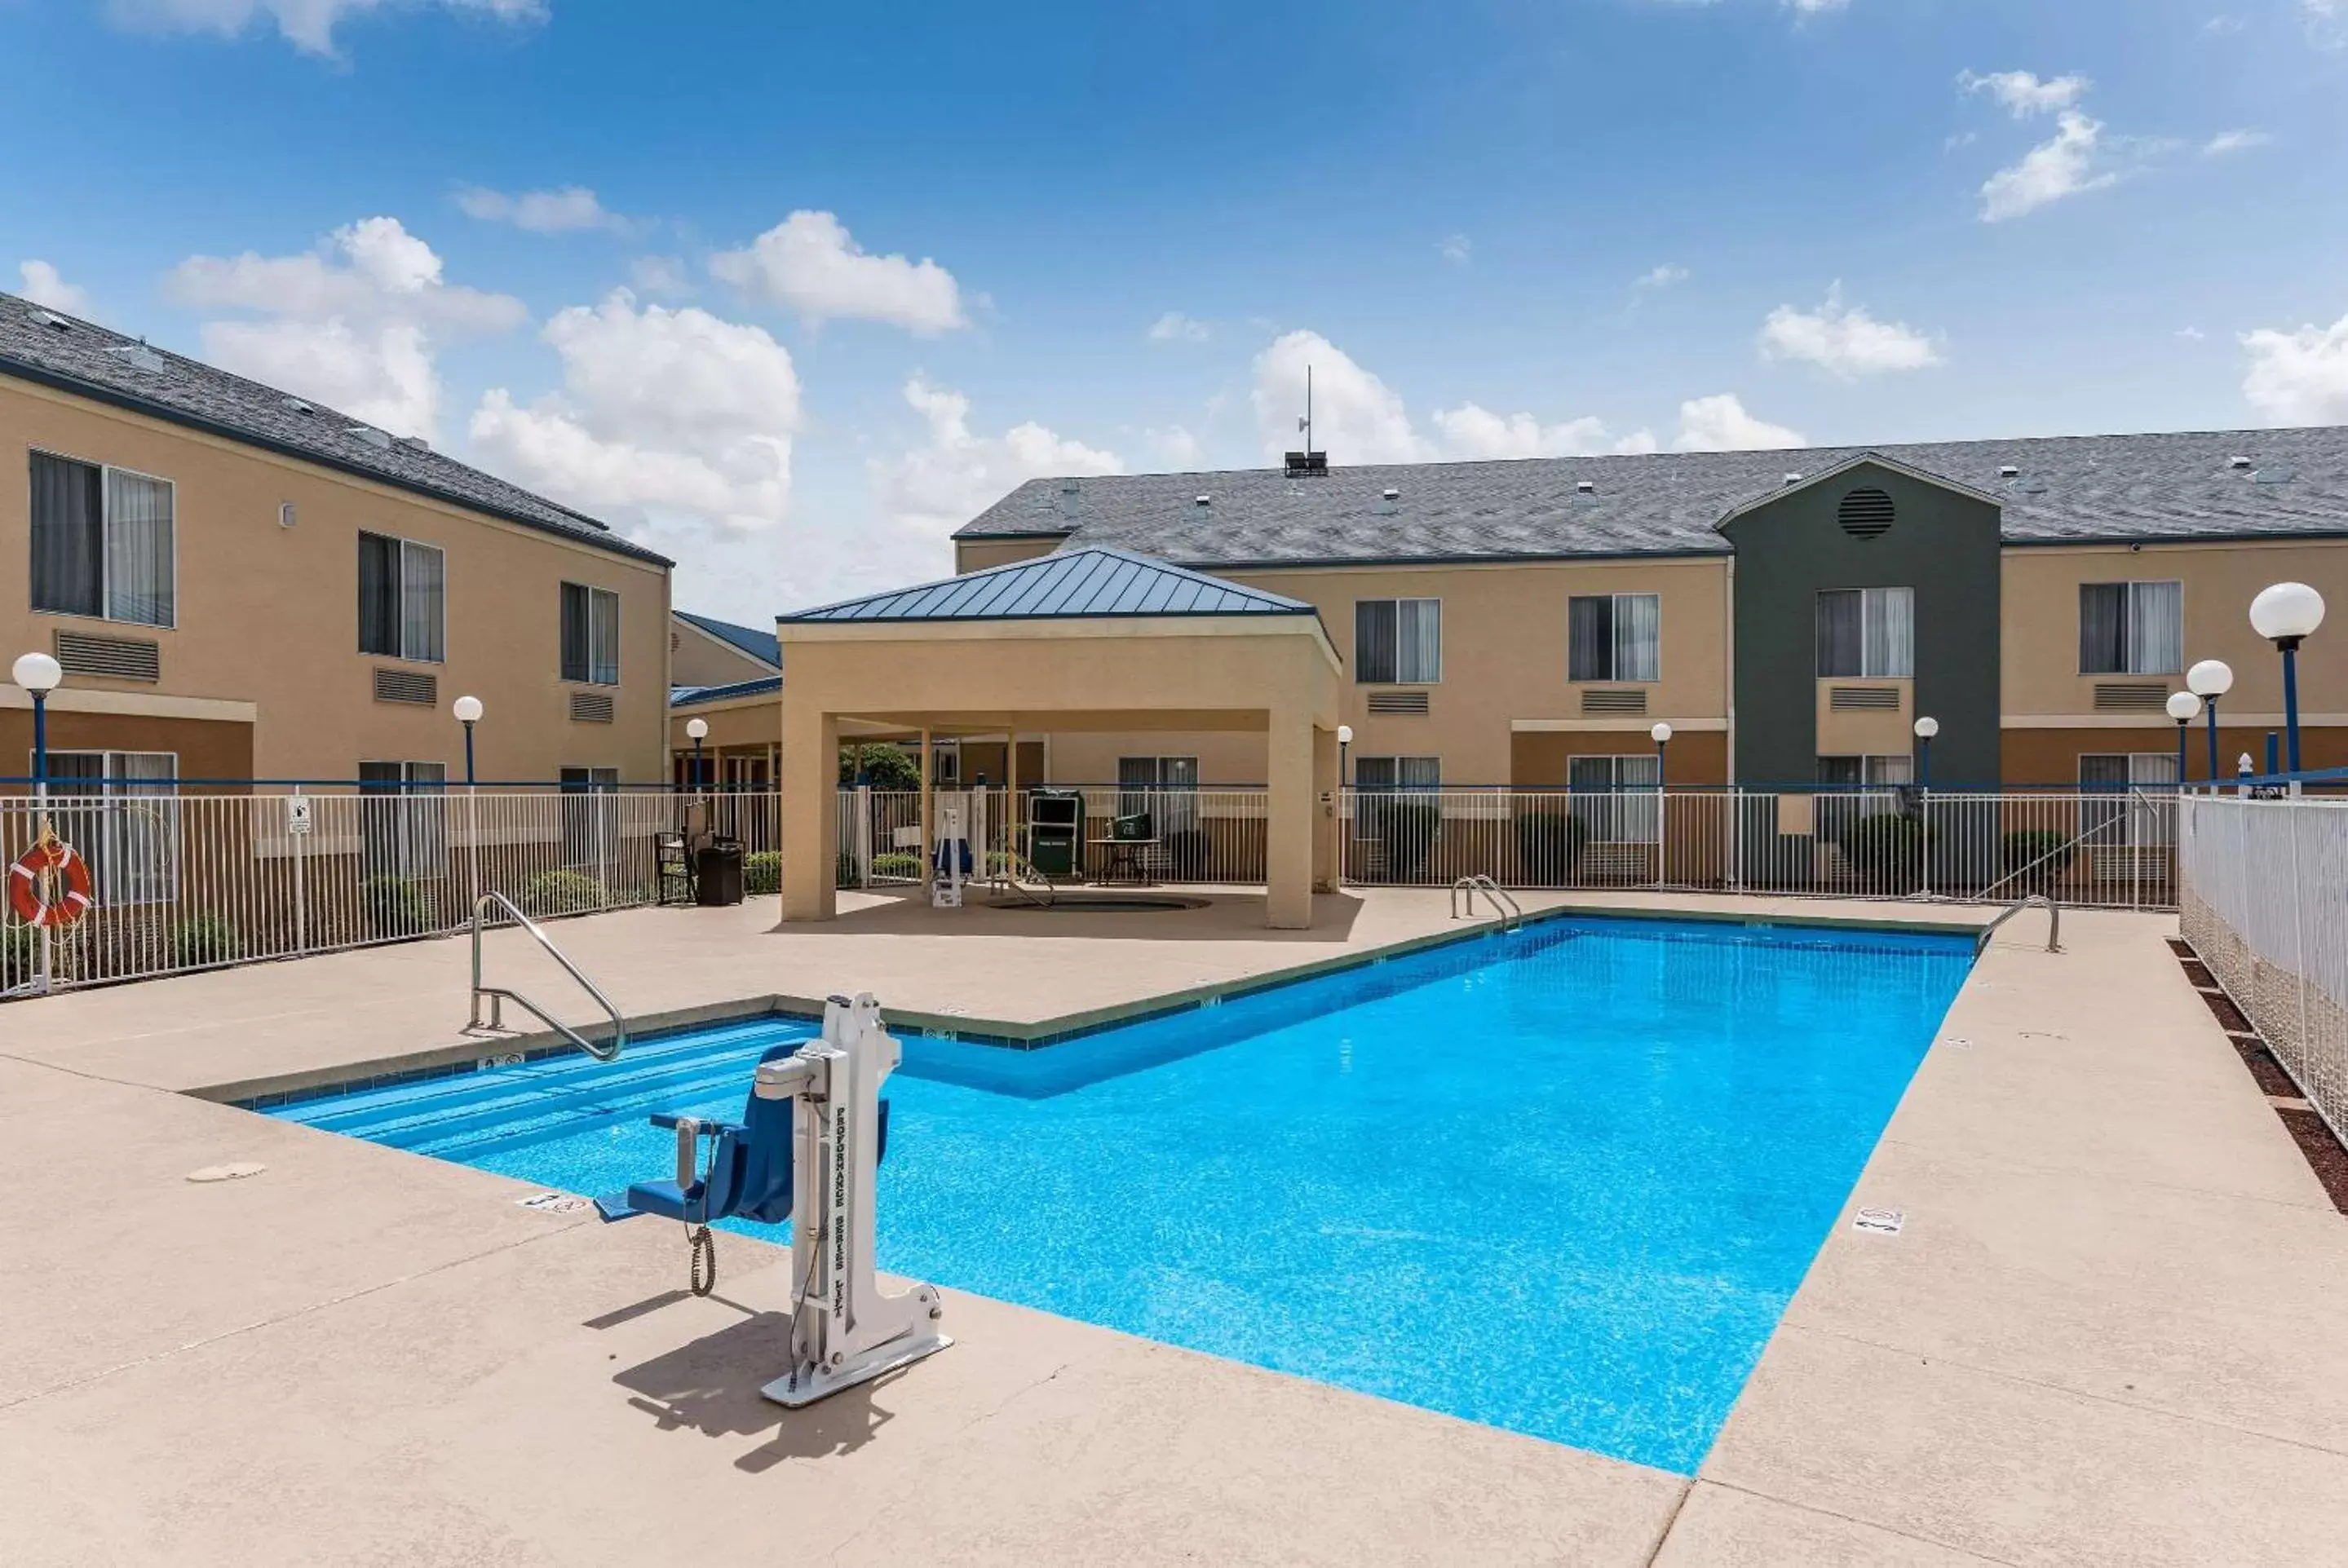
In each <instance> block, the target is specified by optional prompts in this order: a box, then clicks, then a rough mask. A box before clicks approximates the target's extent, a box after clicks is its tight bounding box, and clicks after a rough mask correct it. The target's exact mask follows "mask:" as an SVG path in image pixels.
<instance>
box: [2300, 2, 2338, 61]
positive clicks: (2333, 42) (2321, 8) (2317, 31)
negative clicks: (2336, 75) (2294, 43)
mask: <svg viewBox="0 0 2348 1568" xmlns="http://www.w3.org/2000/svg"><path fill="white" fill-rule="evenodd" d="M2299 13H2300V15H2301V16H2302V18H2303V19H2304V20H2305V21H2306V23H2307V36H2309V37H2311V38H2312V39H2314V40H2315V42H2316V43H2317V44H2318V45H2319V46H2322V47H2323V48H2327V49H2336V48H2339V47H2340V46H2343V45H2348V0H2300V5H2299Z"/></svg>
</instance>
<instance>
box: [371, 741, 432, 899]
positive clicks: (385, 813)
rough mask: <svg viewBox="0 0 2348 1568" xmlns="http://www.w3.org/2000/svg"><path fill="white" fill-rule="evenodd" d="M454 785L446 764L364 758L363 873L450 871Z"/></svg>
mask: <svg viewBox="0 0 2348 1568" xmlns="http://www.w3.org/2000/svg"><path fill="white" fill-rule="evenodd" d="M447 807H448V765H447V764H444V763H361V764H359V859H360V875H361V876H366V877H369V878H373V877H377V876H400V877H406V878H407V879H409V880H411V881H413V880H418V879H425V878H433V877H439V876H447V875H448V809H447Z"/></svg>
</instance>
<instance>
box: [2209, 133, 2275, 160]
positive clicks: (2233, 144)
mask: <svg viewBox="0 0 2348 1568" xmlns="http://www.w3.org/2000/svg"><path fill="white" fill-rule="evenodd" d="M2273 140H2274V138H2273V137H2271V136H2270V135H2268V134H2267V133H2266V132H2265V131H2262V130H2221V131H2219V133H2218V134H2217V135H2215V136H2213V137H2211V138H2209V140H2208V141H2206V142H2204V143H2202V144H2201V155H2202V156H2203V157H2204V158H2223V157H2225V156H2226V155H2227V154H2228V153H2231V152H2248V151H2250V149H2253V148H2260V147H2265V146H2266V145H2267V144H2269V143H2270V142H2271V141H2273Z"/></svg>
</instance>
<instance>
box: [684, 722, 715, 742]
mask: <svg viewBox="0 0 2348 1568" xmlns="http://www.w3.org/2000/svg"><path fill="white" fill-rule="evenodd" d="M685 733H686V734H688V735H690V736H692V737H693V738H694V739H695V740H696V741H698V740H704V739H706V738H707V736H708V734H709V721H708V720H706V719H694V720H691V721H689V722H688V723H686V724H685Z"/></svg>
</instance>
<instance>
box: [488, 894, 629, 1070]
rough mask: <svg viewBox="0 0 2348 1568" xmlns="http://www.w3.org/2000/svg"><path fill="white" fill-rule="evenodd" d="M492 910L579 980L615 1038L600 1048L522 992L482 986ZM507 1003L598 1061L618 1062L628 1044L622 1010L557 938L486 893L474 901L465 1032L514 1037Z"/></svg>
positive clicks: (506, 901)
mask: <svg viewBox="0 0 2348 1568" xmlns="http://www.w3.org/2000/svg"><path fill="white" fill-rule="evenodd" d="M492 908H495V909H501V910H503V911H504V912H505V913H506V914H507V915H509V916H510V917H512V918H513V921H514V923H515V924H516V925H518V926H520V927H521V928H522V929H523V930H525V931H528V932H529V933H530V937H531V938H532V939H533V940H534V941H536V942H537V943H538V945H539V946H540V947H541V948H545V949H546V951H547V954H548V956H549V957H551V958H553V960H554V961H555V962H556V963H558V964H561V966H562V972H563V973H564V974H567V975H569V976H570V977H571V978H572V979H574V980H577V981H578V982H579V985H580V989H582V990H584V991H585V992H586V993H587V994H588V995H589V996H591V997H593V998H594V999H595V1005H596V1006H597V1007H600V1008H602V1009H603V1013H604V1016H605V1017H607V1018H609V1019H610V1020H612V1038H611V1040H609V1041H608V1042H607V1043H605V1044H602V1045H598V1044H596V1043H595V1042H594V1041H593V1040H589V1039H588V1038H587V1037H586V1036H585V1035H583V1034H581V1033H580V1032H579V1031H578V1030H575V1029H572V1027H571V1026H570V1025H569V1024H567V1023H564V1022H563V1021H562V1020H561V1019H559V1018H556V1017H555V1016H554V1015H553V1014H552V1013H551V1012H549V1011H547V1010H546V1009H544V1008H542V1007H541V1006H539V1005H538V1004H537V1003H536V1002H534V1001H532V1000H530V999H529V998H528V997H526V996H524V995H522V994H521V993H520V991H517V990H513V989H509V988H507V987H505V986H485V985H483V984H482V983H481V917H482V916H483V915H484V914H486V913H487V912H488V911H489V910H490V909H492ZM483 997H487V998H489V1021H487V1022H486V1023H485V1022H483V1021H482V1020H481V999H482V998H483ZM507 1002H511V1003H513V1004H514V1005H515V1006H516V1007H518V1008H520V1009H522V1010H523V1011H525V1012H527V1013H530V1015H531V1016H533V1017H534V1018H536V1019H537V1020H539V1021H540V1022H541V1023H542V1024H544V1025H546V1027H547V1028H549V1029H551V1030H554V1032H555V1033H557V1034H559V1035H561V1037H562V1038H563V1039H565V1040H569V1041H570V1042H571V1043H572V1044H573V1045H575V1046H577V1047H578V1048H579V1049H580V1050H583V1051H585V1052H586V1053H587V1054H588V1055H590V1056H592V1057H593V1058H594V1059H595V1060H596V1061H618V1060H619V1058H620V1052H621V1050H623V1049H624V1048H625V1047H626V1045H627V1043H628V1030H627V1026H626V1025H625V1024H623V1023H622V1022H621V1021H620V1009H618V1008H615V1007H613V1005H612V999H611V998H609V997H607V996H605V995H604V994H603V993H602V989H600V988H598V987H597V986H596V984H595V982H594V981H592V980H591V979H588V978H587V977H586V976H585V975H583V974H582V973H580V971H579V966H578V965H576V964H574V963H572V961H571V960H570V958H567V957H566V956H564V954H563V951H562V949H561V948H558V947H556V946H555V945H554V941H553V938H551V937H549V936H548V935H547V934H546V933H545V932H544V931H541V930H540V929H539V928H538V922H537V921H535V920H533V919H531V918H530V917H529V916H527V915H525V914H523V913H522V912H521V906H520V905H519V904H516V903H515V902H514V901H513V900H512V899H510V898H509V897H506V896H505V895H504V894H502V893H484V894H482V895H481V896H480V897H479V898H477V899H475V900H474V901H473V1016H472V1020H471V1021H469V1023H467V1024H466V1025H465V1032H466V1033H467V1034H473V1035H483V1034H495V1035H510V1034H512V1033H513V1032H514V1031H513V1030H510V1029H508V1028H506V1026H505V1004H506V1003H507Z"/></svg>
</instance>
